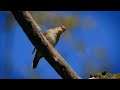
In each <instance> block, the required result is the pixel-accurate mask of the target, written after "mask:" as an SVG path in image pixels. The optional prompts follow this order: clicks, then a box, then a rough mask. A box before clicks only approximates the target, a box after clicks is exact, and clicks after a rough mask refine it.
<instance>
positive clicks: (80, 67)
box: [0, 11, 120, 79]
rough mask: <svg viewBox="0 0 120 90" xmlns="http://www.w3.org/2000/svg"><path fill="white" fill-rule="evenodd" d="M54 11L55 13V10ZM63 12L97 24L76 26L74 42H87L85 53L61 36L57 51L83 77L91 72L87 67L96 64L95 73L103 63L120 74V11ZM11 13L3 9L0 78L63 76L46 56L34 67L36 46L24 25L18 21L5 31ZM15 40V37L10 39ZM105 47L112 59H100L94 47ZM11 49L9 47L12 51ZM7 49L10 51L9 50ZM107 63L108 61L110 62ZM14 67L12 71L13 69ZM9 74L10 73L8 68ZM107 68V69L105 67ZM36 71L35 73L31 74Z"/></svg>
mask: <svg viewBox="0 0 120 90" xmlns="http://www.w3.org/2000/svg"><path fill="white" fill-rule="evenodd" d="M53 13H54V12H53ZM60 13H61V14H63V15H69V14H71V13H73V14H74V13H75V14H77V15H78V16H79V18H80V19H81V20H84V19H86V18H88V17H89V18H90V19H92V21H93V22H94V23H95V25H94V26H93V27H92V28H87V27H85V26H80V25H78V26H76V27H75V28H73V29H75V30H74V31H73V33H72V35H71V37H72V40H73V41H72V42H73V43H74V40H78V41H79V40H82V41H83V42H84V43H85V51H84V53H78V51H77V50H76V49H75V48H74V46H73V45H69V44H67V43H65V42H64V38H62V36H61V38H60V41H59V43H58V44H57V46H56V49H57V51H58V52H59V53H60V54H61V55H62V56H63V57H64V58H65V60H66V61H67V62H68V64H69V65H70V66H71V67H72V68H73V70H75V72H76V73H77V74H78V75H79V76H80V77H82V78H87V77H88V73H87V72H86V67H88V66H89V65H92V67H93V70H91V73H94V70H95V67H99V68H102V67H103V65H107V64H108V62H109V64H110V67H109V69H108V71H109V72H110V73H120V69H119V68H120V65H119V58H120V55H119V53H120V48H119V44H120V41H119V38H120V30H119V28H120V12H119V11H74V12H70V11H69V12H67V11H63V12H60ZM6 18H7V15H6V14H5V13H4V12H3V11H1V12H0V27H1V29H0V50H1V51H0V62H1V63H0V73H1V74H0V78H6V77H7V78H28V79H29V78H35V77H39V78H43V79H61V77H60V76H59V75H58V74H57V73H56V72H55V71H54V69H53V68H52V67H51V66H50V65H49V64H48V62H47V61H46V60H45V59H44V58H43V59H41V61H40V62H39V65H38V67H37V68H36V69H35V70H34V69H32V67H31V65H32V64H31V63H32V61H33V58H34V54H33V55H32V51H33V49H34V46H33V45H32V44H31V42H30V41H29V40H28V38H27V36H26V35H25V33H24V32H23V31H22V29H21V27H20V26H19V25H18V23H17V22H16V23H15V24H14V27H13V29H14V30H12V31H11V32H9V33H7V32H6V31H5V30H6V28H5V21H6ZM9 36H12V39H13V41H12V42H13V44H9V42H8V43H7V45H8V47H11V48H12V50H11V53H10V55H11V61H10V62H11V64H10V66H9V65H8V67H6V63H5V58H6V57H8V56H7V55H6V52H5V50H7V48H6V47H5V46H6V45H5V41H6V38H7V37H9ZM9 39H10V40H11V38H9ZM98 46H99V47H102V48H104V50H105V51H106V54H107V58H108V60H107V61H105V60H103V61H102V59H101V60H96V57H95V55H94V54H93V50H94V49H95V48H97V47H98ZM8 51H9V50H8ZM8 51H7V52H8ZM106 62H107V63H106ZM9 69H10V71H9ZM7 70H8V71H9V73H8V74H7V76H5V75H6V73H5V72H6V71H7ZM100 70H101V69H97V71H95V72H100ZM102 70H103V69H102ZM31 73H33V74H31Z"/></svg>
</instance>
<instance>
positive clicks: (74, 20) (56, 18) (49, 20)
mask: <svg viewBox="0 0 120 90" xmlns="http://www.w3.org/2000/svg"><path fill="white" fill-rule="evenodd" d="M52 12H53V11H31V12H30V13H31V14H32V16H33V18H34V19H35V21H36V22H37V23H38V24H40V25H44V26H47V27H48V28H53V27H56V26H59V25H64V26H65V27H66V28H67V30H72V28H73V27H75V26H76V25H78V24H79V19H78V18H79V17H77V16H76V15H73V14H71V15H67V16H63V15H61V14H59V13H58V12H56V11H54V12H53V13H52Z"/></svg>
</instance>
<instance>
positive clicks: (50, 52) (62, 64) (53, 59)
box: [11, 10, 80, 79]
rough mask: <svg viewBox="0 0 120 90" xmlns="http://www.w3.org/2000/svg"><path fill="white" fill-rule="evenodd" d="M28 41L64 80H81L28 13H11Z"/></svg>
mask: <svg viewBox="0 0 120 90" xmlns="http://www.w3.org/2000/svg"><path fill="white" fill-rule="evenodd" d="M11 12H12V14H13V15H14V17H15V19H16V20H17V21H18V23H19V25H20V26H21V27H22V29H23V31H24V32H25V34H26V35H27V37H28V39H29V40H30V41H31V43H32V44H33V45H34V46H35V48H36V49H37V50H40V51H41V52H42V53H43V56H44V58H45V59H46V60H47V61H48V62H49V64H50V65H51V66H52V67H53V68H54V69H55V71H56V72H57V73H58V74H59V75H60V76H61V77H62V78H63V79H80V77H79V76H78V75H77V74H76V73H75V72H74V71H73V70H72V68H71V67H70V66H69V65H68V64H67V62H66V61H65V60H64V59H63V57H62V56H61V55H60V54H59V53H58V52H57V51H56V50H55V49H54V47H53V46H52V45H51V44H50V43H49V41H48V40H47V39H46V38H45V36H44V35H43V34H42V31H41V29H40V27H39V26H38V25H37V23H36V22H35V21H34V19H33V18H32V16H31V15H30V13H29V12H28V11H17V10H14V11H11Z"/></svg>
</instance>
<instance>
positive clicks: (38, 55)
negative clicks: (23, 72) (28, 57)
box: [32, 50, 43, 68]
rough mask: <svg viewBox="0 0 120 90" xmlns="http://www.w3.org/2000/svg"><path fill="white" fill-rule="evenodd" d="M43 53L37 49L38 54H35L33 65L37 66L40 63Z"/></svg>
mask: <svg viewBox="0 0 120 90" xmlns="http://www.w3.org/2000/svg"><path fill="white" fill-rule="evenodd" d="M42 57H43V56H42V54H41V53H40V52H39V51H38V50H37V51H36V54H35V57H34V60H33V63H32V67H33V68H36V67H37V65H38V63H39V60H40V59H41V58H42Z"/></svg>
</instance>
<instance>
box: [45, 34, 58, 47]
mask: <svg viewBox="0 0 120 90" xmlns="http://www.w3.org/2000/svg"><path fill="white" fill-rule="evenodd" d="M46 38H47V40H48V41H49V42H50V43H51V44H52V45H53V46H55V45H56V44H57V42H58V39H57V36H56V35H55V34H49V35H47V36H46Z"/></svg>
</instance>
